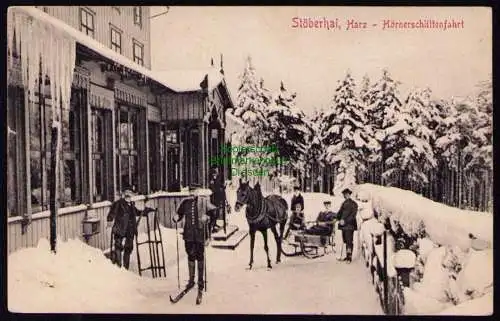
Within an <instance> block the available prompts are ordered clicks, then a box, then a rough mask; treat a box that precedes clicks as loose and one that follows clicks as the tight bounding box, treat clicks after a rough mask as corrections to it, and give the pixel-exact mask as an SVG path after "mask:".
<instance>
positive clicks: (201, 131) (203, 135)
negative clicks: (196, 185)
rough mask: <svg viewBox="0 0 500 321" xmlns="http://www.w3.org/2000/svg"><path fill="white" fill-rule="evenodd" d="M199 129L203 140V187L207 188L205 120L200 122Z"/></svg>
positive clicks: (201, 142) (201, 143)
mask: <svg viewBox="0 0 500 321" xmlns="http://www.w3.org/2000/svg"><path fill="white" fill-rule="evenodd" d="M198 126H199V129H200V133H201V135H200V137H201V141H200V145H201V157H199V158H201V185H202V186H203V188H206V187H207V184H206V173H207V172H206V164H205V163H206V157H205V123H204V122H203V121H201V122H200V123H199V125H198Z"/></svg>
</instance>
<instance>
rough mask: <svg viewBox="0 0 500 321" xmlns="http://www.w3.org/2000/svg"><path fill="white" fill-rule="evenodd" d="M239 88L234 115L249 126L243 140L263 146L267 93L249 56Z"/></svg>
mask: <svg viewBox="0 0 500 321" xmlns="http://www.w3.org/2000/svg"><path fill="white" fill-rule="evenodd" d="M240 79H241V84H240V86H239V88H238V98H237V104H236V108H235V109H234V111H233V114H234V115H235V116H236V117H239V118H240V119H241V120H242V121H243V122H244V123H245V124H247V125H248V126H247V128H246V132H245V133H244V134H243V140H244V141H245V142H246V143H248V144H255V145H257V144H259V145H261V144H262V140H263V138H264V131H265V129H266V128H267V126H268V124H267V119H266V116H265V112H266V108H267V105H266V99H267V93H264V92H263V90H262V81H261V80H258V79H257V75H256V72H255V68H254V67H253V65H252V59H251V57H250V56H249V57H248V58H247V61H246V66H245V69H244V71H243V74H242V75H241V76H240Z"/></svg>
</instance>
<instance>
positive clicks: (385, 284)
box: [383, 230, 389, 313]
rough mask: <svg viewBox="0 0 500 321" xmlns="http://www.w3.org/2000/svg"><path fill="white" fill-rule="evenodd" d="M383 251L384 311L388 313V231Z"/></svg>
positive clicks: (385, 232) (385, 233) (385, 235)
mask: <svg viewBox="0 0 500 321" xmlns="http://www.w3.org/2000/svg"><path fill="white" fill-rule="evenodd" d="M383 237H384V240H383V247H384V248H383V250H384V273H383V274H384V310H385V312H386V313H387V312H388V298H389V296H388V293H387V292H388V281H389V280H388V276H387V230H385V231H384V236H383Z"/></svg>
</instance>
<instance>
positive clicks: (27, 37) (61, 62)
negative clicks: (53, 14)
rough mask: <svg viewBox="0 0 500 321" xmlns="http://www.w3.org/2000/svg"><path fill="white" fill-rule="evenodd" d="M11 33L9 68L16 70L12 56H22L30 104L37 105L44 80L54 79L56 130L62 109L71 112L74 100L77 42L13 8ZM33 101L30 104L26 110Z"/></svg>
mask: <svg viewBox="0 0 500 321" xmlns="http://www.w3.org/2000/svg"><path fill="white" fill-rule="evenodd" d="M41 14H42V13H41ZM7 32H8V38H7V39H8V41H9V43H8V46H9V47H10V48H11V50H9V56H10V57H9V58H11V59H10V66H9V67H12V62H13V57H12V56H13V54H14V52H16V53H17V54H18V55H20V64H21V72H22V81H23V85H24V89H25V90H27V92H28V95H27V98H28V99H29V101H34V98H35V92H36V91H37V85H38V81H39V79H40V76H41V79H42V81H44V79H45V78H46V77H48V78H49V79H50V96H51V97H52V103H51V105H52V112H53V114H52V115H53V119H52V120H53V126H57V125H58V123H59V122H60V121H61V116H60V108H59V107H60V106H61V105H62V106H65V108H68V107H67V106H68V105H69V101H70V97H71V84H72V82H73V73H74V69H75V59H76V42H75V40H74V39H73V38H72V37H70V36H68V35H66V34H64V33H63V32H62V31H60V30H57V29H56V28H54V27H53V26H52V25H50V24H47V23H44V22H43V21H41V20H39V19H37V18H35V17H33V16H31V15H30V14H28V13H27V12H26V11H24V10H23V8H20V7H10V8H9V10H8V30H7ZM14 33H15V42H14ZM42 85H43V83H42ZM29 101H26V104H25V105H26V106H28V103H29Z"/></svg>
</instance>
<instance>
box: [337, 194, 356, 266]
mask: <svg viewBox="0 0 500 321" xmlns="http://www.w3.org/2000/svg"><path fill="white" fill-rule="evenodd" d="M351 194H352V191H351V190H350V189H348V188H346V189H344V190H343V191H342V195H344V198H345V201H344V202H343V203H342V205H341V206H340V209H339V211H338V213H337V215H338V218H339V219H340V221H339V229H340V230H342V239H343V241H344V243H345V244H346V257H345V259H344V261H346V262H347V263H350V262H351V260H352V250H353V239H354V231H355V230H357V229H358V224H357V223H356V214H357V213H358V204H356V202H354V201H353V200H352V199H351Z"/></svg>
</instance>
